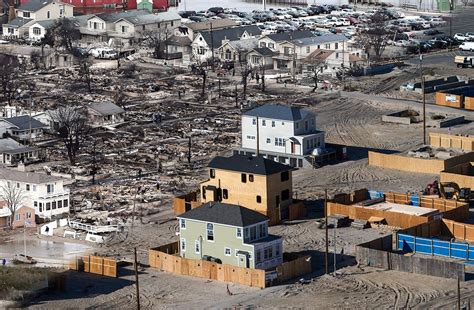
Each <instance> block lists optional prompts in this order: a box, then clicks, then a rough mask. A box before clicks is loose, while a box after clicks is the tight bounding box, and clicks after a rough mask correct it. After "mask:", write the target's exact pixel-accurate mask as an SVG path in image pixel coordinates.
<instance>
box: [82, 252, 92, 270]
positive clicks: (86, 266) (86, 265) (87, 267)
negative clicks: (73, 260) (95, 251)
mask: <svg viewBox="0 0 474 310" xmlns="http://www.w3.org/2000/svg"><path fill="white" fill-rule="evenodd" d="M82 260H83V261H84V272H91V268H90V266H91V264H90V256H83V257H82Z"/></svg>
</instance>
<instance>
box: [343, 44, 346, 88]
mask: <svg viewBox="0 0 474 310" xmlns="http://www.w3.org/2000/svg"><path fill="white" fill-rule="evenodd" d="M345 42H346V40H342V90H346V70H345V68H344V65H345V59H346V56H345V49H344V43H345Z"/></svg>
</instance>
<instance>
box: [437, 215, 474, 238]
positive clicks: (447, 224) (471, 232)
mask: <svg viewBox="0 0 474 310" xmlns="http://www.w3.org/2000/svg"><path fill="white" fill-rule="evenodd" d="M442 223H443V225H442V226H441V233H442V234H443V235H448V236H449V235H450V236H452V237H454V238H456V239H458V240H464V241H471V242H472V241H474V225H471V224H464V223H458V222H455V221H451V220H446V219H443V221H442Z"/></svg>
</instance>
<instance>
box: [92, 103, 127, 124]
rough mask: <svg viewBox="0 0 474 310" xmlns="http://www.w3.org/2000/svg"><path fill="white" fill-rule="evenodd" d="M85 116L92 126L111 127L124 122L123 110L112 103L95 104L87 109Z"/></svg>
mask: <svg viewBox="0 0 474 310" xmlns="http://www.w3.org/2000/svg"><path fill="white" fill-rule="evenodd" d="M87 114H88V117H89V119H90V121H91V123H93V124H94V125H113V124H118V123H122V122H123V121H124V117H125V110H124V109H122V108H121V107H119V106H117V105H115V104H113V103H112V102H95V103H91V104H90V105H89V106H88V107H87Z"/></svg>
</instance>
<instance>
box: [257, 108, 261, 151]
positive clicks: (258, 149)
mask: <svg viewBox="0 0 474 310" xmlns="http://www.w3.org/2000/svg"><path fill="white" fill-rule="evenodd" d="M258 136H259V133H258V116H257V157H258V156H259V155H260V146H259V142H260V141H259V137H258Z"/></svg>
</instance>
